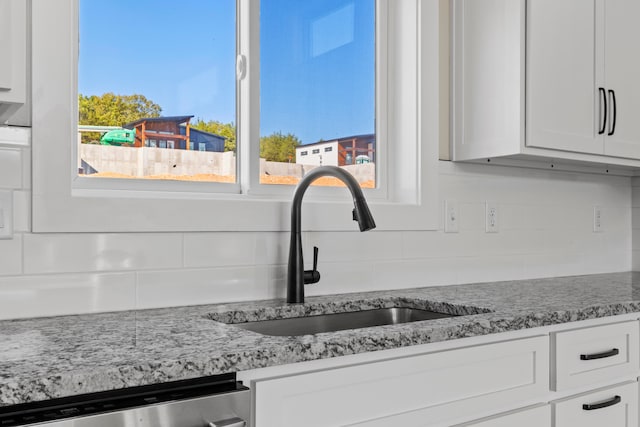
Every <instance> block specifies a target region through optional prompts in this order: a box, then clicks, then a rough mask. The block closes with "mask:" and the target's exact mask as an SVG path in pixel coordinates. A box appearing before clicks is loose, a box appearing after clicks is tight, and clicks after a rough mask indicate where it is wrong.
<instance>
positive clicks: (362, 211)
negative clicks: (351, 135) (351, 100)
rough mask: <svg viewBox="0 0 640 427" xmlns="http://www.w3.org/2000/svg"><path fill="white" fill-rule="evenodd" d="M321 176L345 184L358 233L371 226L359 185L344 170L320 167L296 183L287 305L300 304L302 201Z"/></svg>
mask: <svg viewBox="0 0 640 427" xmlns="http://www.w3.org/2000/svg"><path fill="white" fill-rule="evenodd" d="M323 176H332V177H334V178H338V179H339V180H341V181H342V182H344V183H345V185H346V186H347V188H348V189H349V191H350V192H351V195H352V197H353V201H354V204H355V210H356V212H357V214H358V218H357V219H358V223H359V224H360V230H361V231H366V230H370V229H372V228H374V227H375V222H374V221H373V217H372V216H371V213H370V212H369V208H368V207H367V202H366V201H365V198H364V195H363V193H362V190H361V189H360V184H358V181H356V179H355V178H354V177H353V176H352V175H351V174H350V173H349V172H347V171H345V170H344V169H341V168H339V167H337V166H320V167H318V168H315V169H313V170H311V171H309V172H308V173H307V174H306V175H305V176H304V177H303V178H302V179H301V180H300V182H299V183H298V185H297V186H296V188H295V190H294V193H293V200H292V202H291V239H290V242H289V263H288V268H287V302H288V303H297V304H301V303H304V284H305V283H304V260H303V257H302V219H301V218H302V199H303V197H304V193H305V191H306V190H307V188H309V186H310V185H311V183H312V182H313V181H315V180H316V179H318V178H320V177H323Z"/></svg>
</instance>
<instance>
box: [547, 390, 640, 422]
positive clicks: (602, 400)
mask: <svg viewBox="0 0 640 427" xmlns="http://www.w3.org/2000/svg"><path fill="white" fill-rule="evenodd" d="M554 406H555V419H556V423H555V426H556V427H576V426H580V427H603V426H606V427H637V426H638V383H636V382H634V383H630V384H626V385H622V386H617V387H612V388H609V389H606V390H602V391H598V392H594V393H588V394H584V395H581V396H577V397H573V398H571V399H568V400H564V401H561V402H557V403H555V404H554Z"/></svg>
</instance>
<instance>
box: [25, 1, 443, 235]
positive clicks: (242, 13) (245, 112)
mask: <svg viewBox="0 0 640 427" xmlns="http://www.w3.org/2000/svg"><path fill="white" fill-rule="evenodd" d="M221 1H222V0H221ZM268 1H275V0H262V2H265V3H264V4H268ZM290 1H292V0H290ZM363 1H365V0H363ZM372 1H373V0H372ZM357 2H358V1H357V0H354V1H352V2H348V1H339V0H336V2H335V3H333V4H335V5H337V6H336V7H337V8H336V9H335V10H331V11H325V12H324V14H323V15H322V16H324V17H328V16H330V15H331V14H332V13H334V12H335V13H336V14H337V15H335V16H334V17H333V18H331V19H337V20H338V21H340V22H342V20H344V21H345V22H346V21H348V20H349V19H350V17H351V15H352V10H351V9H350V7H351V6H349V4H351V3H353V4H354V5H356V6H354V7H355V9H353V13H357ZM260 3H261V2H259V1H257V0H238V3H237V11H236V15H235V16H236V22H237V26H238V31H237V34H238V39H237V53H238V55H239V56H238V61H237V62H238V64H237V69H238V76H237V84H234V85H233V86H237V100H238V104H237V106H236V109H237V111H238V117H239V118H241V119H239V120H238V125H237V142H238V145H237V153H235V154H237V159H238V163H237V166H238V170H237V171H238V173H237V174H236V176H237V177H238V179H237V181H235V182H231V183H220V182H213V183H212V182H175V181H161V182H160V181H158V182H151V181H153V180H138V179H130V180H124V179H118V178H113V179H100V178H98V179H92V178H90V177H84V176H78V175H77V171H78V165H77V162H78V158H77V156H76V155H75V151H77V142H76V141H77V130H78V128H77V122H75V121H74V120H70V119H69V118H70V117H77V111H78V105H77V103H76V102H75V101H74V100H75V99H77V57H78V51H77V48H78V26H77V22H78V13H79V9H78V0H33V6H32V11H33V25H32V29H33V34H32V58H33V61H32V73H33V76H32V80H33V94H34V96H36V95H37V99H36V100H35V102H33V128H32V138H33V174H34V175H33V229H34V231H36V232H47V231H49V232H59V231H114V232H115V231H201V230H233V229H240V230H281V229H287V228H288V227H287V225H286V224H285V222H286V221H285V222H283V221H282V216H283V210H286V207H287V206H288V205H289V201H290V197H291V187H289V186H286V187H285V186H268V185H261V182H260V173H259V171H260V163H261V161H260V144H259V142H260V136H261V120H260V119H261V117H260V113H261V111H260V102H261V101H260V95H261V92H260V81H261V78H262V76H261V75H260V67H259V65H260V64H261V59H260V58H261V51H260V42H261V38H260V14H261V7H262V6H261V5H260ZM320 3H322V5H323V6H324V5H326V4H327V3H329V2H327V1H324V0H323V1H321V2H320ZM153 4H154V5H155V4H157V2H153ZM375 5H376V27H375V32H376V39H377V42H376V45H375V49H376V61H375V64H376V74H375V81H376V91H375V132H374V133H375V137H376V145H377V146H376V147H375V157H371V159H375V160H374V161H375V170H376V172H375V174H376V187H377V188H376V189H375V190H368V189H367V190H365V191H366V194H367V197H368V199H369V201H370V203H371V207H372V211H373V213H374V215H375V216H376V220H377V223H378V225H379V228H380V229H405V228H407V229H424V228H432V227H434V226H435V225H436V224H437V221H436V214H435V213H436V209H435V203H434V201H435V196H434V195H435V193H436V191H435V187H436V184H437V181H436V178H437V167H436V166H437V144H438V136H439V133H438V132H439V128H440V126H442V124H441V123H440V122H439V112H440V101H439V99H440V96H441V92H440V89H439V84H440V80H439V79H440V68H439V62H438V58H439V49H440V42H439V36H440V34H439V31H440V27H439V16H440V10H439V7H440V6H439V2H438V1H437V0H406V1H402V2H396V1H390V0H375ZM307 24H308V26H309V28H311V29H310V30H309V31H310V32H309V33H308V34H309V36H310V37H311V35H313V34H321V33H322V31H321V29H322V28H323V25H325V21H323V18H319V19H316V20H310V21H308V22H307ZM355 31H356V32H358V31H359V30H355ZM354 34H355V33H354ZM349 37H350V32H349V31H346V32H344V34H343V33H340V34H336V36H335V38H336V40H332V41H331V42H328V41H323V42H320V41H318V42H317V43H315V44H314V43H311V42H310V44H307V46H308V47H309V49H310V52H311V53H312V54H313V55H315V56H314V58H315V57H317V58H321V57H322V58H325V57H326V58H328V57H329V56H331V55H332V54H333V53H335V52H336V49H340V47H339V46H343V45H342V44H341V43H343V42H344V41H345V40H349ZM316 40H321V39H319V38H316ZM336 46H337V47H336ZM165 57H166V56H163V58H165ZM234 62H235V60H234ZM163 66H164V65H163ZM177 68H183V67H177ZM146 69H147V70H152V69H154V67H151V66H147V67H146ZM233 69H234V70H235V69H236V64H235V63H234V64H233ZM443 78H444V77H443ZM187 115H188V114H187ZM194 119H195V120H197V118H194ZM140 125H141V123H140ZM133 127H134V128H135V129H136V137H137V136H138V129H139V128H136V127H135V125H134V126H133ZM144 127H145V130H146V124H145V126H144ZM140 128H142V126H140ZM161 130H162V129H161ZM364 131H365V132H366V130H364ZM283 132H287V130H286V129H284V130H283ZM156 135H161V134H160V133H159V132H157V133H156ZM177 135H182V133H178V132H176V136H177ZM285 135H286V134H285ZM360 135H366V133H365V134H359V135H358V136H360ZM149 136H151V137H154V135H153V131H150V134H149ZM185 136H186V135H185ZM334 137H335V138H346V137H351V136H350V135H343V134H341V135H336V136H332V137H331V138H334ZM193 138H195V136H193ZM153 139H154V140H156V141H157V140H159V138H153ZM163 139H164V140H167V138H166V137H165V138H163ZM191 139H192V136H190V137H189V140H190V141H191ZM388 141H393V146H389V145H387V142H388ZM70 144H71V146H72V150H73V151H74V155H72V156H69V155H68V154H69V146H70ZM142 145H143V146H145V145H146V142H145V143H144V144H142ZM185 149H188V150H199V145H195V144H191V143H189V144H188V145H187V146H186V147H185ZM193 154H198V153H193ZM202 154H204V153H202ZM207 154H209V153H207ZM224 154H225V157H224V159H227V157H232V156H233V153H232V155H231V156H229V155H227V153H224ZM359 154H365V153H361V152H356V153H355V156H354V155H353V154H352V160H353V161H355V157H356V156H357V155H359ZM291 160H293V159H291ZM323 161H328V160H327V159H324V160H323ZM235 165H236V163H235V162H234V159H233V158H231V159H230V161H229V162H227V166H225V167H228V170H234V169H233V168H234V167H235ZM365 166H366V165H365ZM176 169H179V168H176ZM276 187H277V188H276ZM323 200H332V201H340V203H326V202H323ZM176 201H179V203H176ZM305 203H308V204H312V205H314V209H312V210H310V211H313V214H309V215H307V216H305V220H304V222H303V226H304V227H305V228H311V229H318V230H321V229H335V230H353V229H354V228H353V224H352V223H351V220H350V216H349V215H345V214H344V212H345V209H346V211H347V212H348V211H349V210H350V208H348V206H349V204H350V197H349V195H348V194H346V193H345V191H343V190H341V189H328V188H313V189H310V190H309V194H308V196H306V198H305ZM184 211H188V212H191V213H192V218H190V221H188V222H186V221H182V218H183V215H182V214H181V213H182V212H184ZM214 212H215V218H216V221H211V218H212V215H213V213H214ZM398 215H402V216H401V218H402V221H398V218H399V217H398Z"/></svg>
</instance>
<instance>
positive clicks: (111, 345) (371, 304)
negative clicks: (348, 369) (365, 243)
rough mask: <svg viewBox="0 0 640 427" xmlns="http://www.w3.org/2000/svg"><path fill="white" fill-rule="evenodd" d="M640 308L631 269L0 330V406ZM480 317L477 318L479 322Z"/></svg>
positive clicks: (19, 323) (637, 279)
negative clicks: (363, 316) (301, 323)
mask: <svg viewBox="0 0 640 427" xmlns="http://www.w3.org/2000/svg"><path fill="white" fill-rule="evenodd" d="M394 306H395V307H415V308H424V307H427V308H432V309H435V310H436V311H438V310H444V311H445V312H452V313H454V314H469V315H467V316H462V317H452V318H446V319H437V320H429V321H426V322H415V323H408V324H401V325H394V326H379V327H373V328H364V329H356V330H347V331H340V332H332V333H323V334H317V335H306V336H299V337H272V336H264V335H259V334H256V333H253V332H249V331H245V330H243V329H240V328H237V327H235V326H233V325H227V324H224V323H220V322H217V321H214V320H212V319H215V320H219V321H224V322H236V323H237V322H242V321H247V320H258V319H268V318H273V317H275V316H286V317H292V316H296V315H300V314H301V313H302V312H305V313H306V314H312V313H320V312H322V313H328V312H340V311H353V310H356V309H360V308H378V307H394ZM630 312H640V273H615V274H601V275H590V276H574V277H563V278H554V279H541V280H521V281H512V282H496V283H482V284H470V285H459V286H443V287H428V288H419V289H405V290H395V291H383V292H367V293H358V294H344V295H338V296H323V297H311V298H307V303H306V304H305V305H304V306H287V305H286V304H285V303H284V301H282V300H274V301H256V302H246V303H234V304H224V305H208V306H194V307H181V308H171V309H160V310H146V311H137V312H120V313H106V314H94V315H82V316H65V317H52V318H43V319H29V320H16V321H3V322H0V406H6V405H11V404H17V403H24V402H30V401H36V400H45V399H49V398H55V397H63V396H69V395H74V394H82V393H90V392H95V391H102V390H110V389H117V388H123V387H132V386H137V385H145V384H153V383H158V382H166V381H174V380H180V379H186V378H194V377H200V376H206V375H214V374H221V373H226V372H234V371H242V370H246V369H253V368H260V367H266V366H271V365H279V364H286V363H293V362H300V361H306V360H314V359H322V358H328V357H334V356H342V355H347V354H354V353H362V352H368V351H375V350H382V349H390V348H397V347H402V346H408V345H415V344H424V343H430V342H437V341H445V340H452V339H456V338H463V337H470V336H478V335H486V334H492V333H498V332H505V331H514V330H519V329H525V328H533V327H537V326H545V325H552V324H557V323H564V322H572V321H577V320H584V319H592V318H598V317H605V316H611V315H617V314H624V313H630ZM478 313H479V314H478Z"/></svg>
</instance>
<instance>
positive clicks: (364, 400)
mask: <svg viewBox="0 0 640 427" xmlns="http://www.w3.org/2000/svg"><path fill="white" fill-rule="evenodd" d="M548 344H549V342H548V337H546V336H540V337H534V338H527V339H521V340H516V341H507V342H501V343H495V344H487V345H481V346H477V347H468V348H462V349H456V350H451V351H443V352H438V353H431V354H424V355H417V356H411V357H406V358H398V359H391V360H385V361H380V362H374V363H367V364H362V365H356V366H349V367H343V368H336V369H329V370H324V371H316V372H309V373H304V374H298V375H292V376H286V377H276V378H266V379H263V380H257V381H255V382H252V384H251V389H252V390H253V391H254V393H255V427H273V426H277V427H298V426H304V427H326V426H347V425H348V426H351V425H353V426H356V425H362V426H367V427H374V426H385V427H386V426H392V425H403V426H404V425H407V426H423V425H427V424H426V423H427V422H428V423H429V424H428V425H430V426H431V425H434V426H435V425H451V424H454V423H457V422H461V421H466V420H469V419H474V418H479V417H481V416H483V415H485V414H491V413H499V412H501V411H503V410H504V408H505V407H509V406H511V407H513V406H515V405H517V404H518V403H520V402H524V401H531V400H532V399H536V400H538V401H539V399H541V398H543V396H544V395H545V394H546V393H547V392H548V387H549V367H548V354H549V353H548V352H549V345H548ZM457 420H460V421H457Z"/></svg>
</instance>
